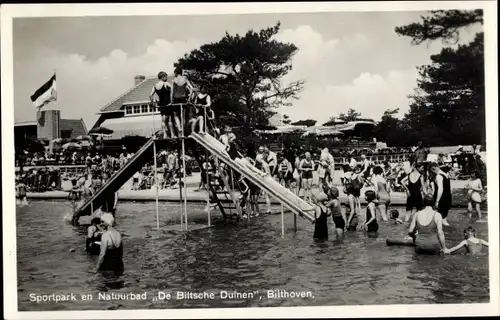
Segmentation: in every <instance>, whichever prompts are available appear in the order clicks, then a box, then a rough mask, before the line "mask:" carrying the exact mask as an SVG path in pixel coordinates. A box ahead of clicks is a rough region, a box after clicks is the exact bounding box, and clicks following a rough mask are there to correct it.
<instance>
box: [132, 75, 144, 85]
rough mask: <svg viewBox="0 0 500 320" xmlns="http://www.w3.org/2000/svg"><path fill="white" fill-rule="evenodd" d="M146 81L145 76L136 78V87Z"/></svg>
mask: <svg viewBox="0 0 500 320" xmlns="http://www.w3.org/2000/svg"><path fill="white" fill-rule="evenodd" d="M144 80H146V77H145V76H135V78H134V85H138V84H139V83H141V82H143V81H144Z"/></svg>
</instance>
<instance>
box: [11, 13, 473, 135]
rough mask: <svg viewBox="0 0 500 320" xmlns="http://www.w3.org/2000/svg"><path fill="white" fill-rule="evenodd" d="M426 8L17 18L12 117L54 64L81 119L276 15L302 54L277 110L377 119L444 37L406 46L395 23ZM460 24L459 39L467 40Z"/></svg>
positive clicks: (26, 114) (69, 111) (66, 114)
mask: <svg viewBox="0 0 500 320" xmlns="http://www.w3.org/2000/svg"><path fill="white" fill-rule="evenodd" d="M422 14H424V13H423V12H387V13H386V12H371V13H370V12H366V13H359V12H349V13H334V12H332V13H309V14H259V15H256V14H252V15H224V16H175V17H174V16H154V17H147V16H140V17H138V16H130V17H123V16H122V17H71V18H22V19H21V18H17V19H15V20H14V24H13V46H14V48H13V49H14V98H15V101H14V102H15V121H16V122H19V121H34V120H35V108H34V106H33V105H32V103H31V100H30V98H29V97H30V95H31V94H32V93H33V92H34V91H35V90H36V89H37V88H38V87H39V86H40V85H42V84H43V83H44V82H45V81H47V80H48V79H49V78H50V77H51V76H52V74H53V72H54V70H55V71H56V72H57V80H58V82H57V86H58V101H57V102H54V103H52V104H50V105H49V106H48V109H50V108H58V109H60V110H61V115H62V117H63V118H83V119H84V120H85V123H86V124H87V126H88V127H91V126H92V125H93V124H94V122H95V120H96V119H97V115H96V113H97V112H98V111H99V109H100V108H101V107H103V106H104V105H106V104H107V103H108V102H110V101H111V100H112V99H114V98H115V97H117V96H118V95H120V94H122V93H123V92H124V91H125V90H127V89H129V88H130V87H131V86H132V85H133V81H134V80H133V78H134V76H135V75H139V74H140V75H146V76H154V75H156V74H157V72H158V71H159V70H165V71H167V72H169V71H172V69H173V63H174V62H175V61H176V60H177V59H178V58H179V57H181V56H182V55H184V53H187V52H189V51H190V50H192V49H195V48H197V47H199V46H200V45H202V44H204V43H207V42H212V41H217V40H218V39H220V38H221V37H222V36H223V35H224V32H226V31H228V32H229V33H231V34H236V33H240V34H241V33H245V32H246V31H247V30H248V29H261V28H265V27H267V26H271V25H273V24H275V23H276V22H277V21H281V24H282V28H281V31H280V33H279V34H278V35H277V38H278V39H281V40H283V41H287V42H293V43H295V44H296V45H297V47H298V48H299V52H298V53H297V54H296V55H295V56H294V58H293V70H292V72H290V74H289V75H287V78H286V79H285V81H291V80H297V79H304V80H306V85H305V89H304V91H303V92H302V93H301V96H300V100H298V101H295V102H294V105H293V106H292V107H288V108H286V110H285V111H284V113H286V114H288V115H289V116H290V117H291V118H292V119H293V120H300V119H306V118H312V119H315V120H318V121H320V122H324V121H326V120H328V118H329V117H330V116H335V115H338V114H339V113H340V112H345V111H346V110H347V109H349V108H353V109H356V110H358V111H360V112H361V113H362V115H363V116H364V117H371V118H374V119H376V120H378V119H379V118H380V116H381V115H382V114H383V112H384V111H385V110H386V109H389V108H400V110H401V112H400V116H402V115H403V114H404V113H405V112H406V111H407V110H408V99H407V95H408V94H411V93H412V92H413V89H414V88H415V86H416V66H418V65H422V64H426V63H428V62H429V61H430V60H429V57H430V55H431V54H434V53H437V52H439V50H440V49H441V48H442V46H443V44H442V43H441V42H435V43H432V44H430V45H425V44H423V45H420V46H412V45H411V44H410V39H409V38H404V37H399V36H398V35H397V34H396V33H395V32H394V27H396V26H399V25H404V24H407V23H411V22H415V21H418V20H419V17H420V16H421V15H422ZM474 32H475V30H468V31H465V32H464V33H463V34H462V35H461V41H463V42H465V41H469V40H470V39H472V38H473V35H474Z"/></svg>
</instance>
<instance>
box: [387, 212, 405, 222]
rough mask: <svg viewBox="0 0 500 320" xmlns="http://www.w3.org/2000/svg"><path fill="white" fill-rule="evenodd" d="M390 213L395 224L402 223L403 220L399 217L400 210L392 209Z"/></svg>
mask: <svg viewBox="0 0 500 320" xmlns="http://www.w3.org/2000/svg"><path fill="white" fill-rule="evenodd" d="M389 215H390V216H391V220H394V224H402V223H403V220H401V219H399V211H398V210H391V211H390V212H389Z"/></svg>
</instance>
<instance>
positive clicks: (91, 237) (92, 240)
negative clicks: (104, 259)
mask: <svg viewBox="0 0 500 320" xmlns="http://www.w3.org/2000/svg"><path fill="white" fill-rule="evenodd" d="M100 225H101V219H99V218H93V219H92V220H91V221H90V226H89V227H88V228H87V241H86V244H85V251H87V252H90V251H92V247H93V246H94V244H97V243H96V241H100V240H101V235H102V230H101V227H100Z"/></svg>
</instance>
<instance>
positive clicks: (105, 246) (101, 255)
mask: <svg viewBox="0 0 500 320" xmlns="http://www.w3.org/2000/svg"><path fill="white" fill-rule="evenodd" d="M108 237H109V236H108V235H107V234H103V235H102V238H101V252H100V253H99V259H98V260H97V266H96V272H97V271H99V269H100V268H101V265H102V263H103V262H104V256H106V250H107V249H108Z"/></svg>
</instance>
